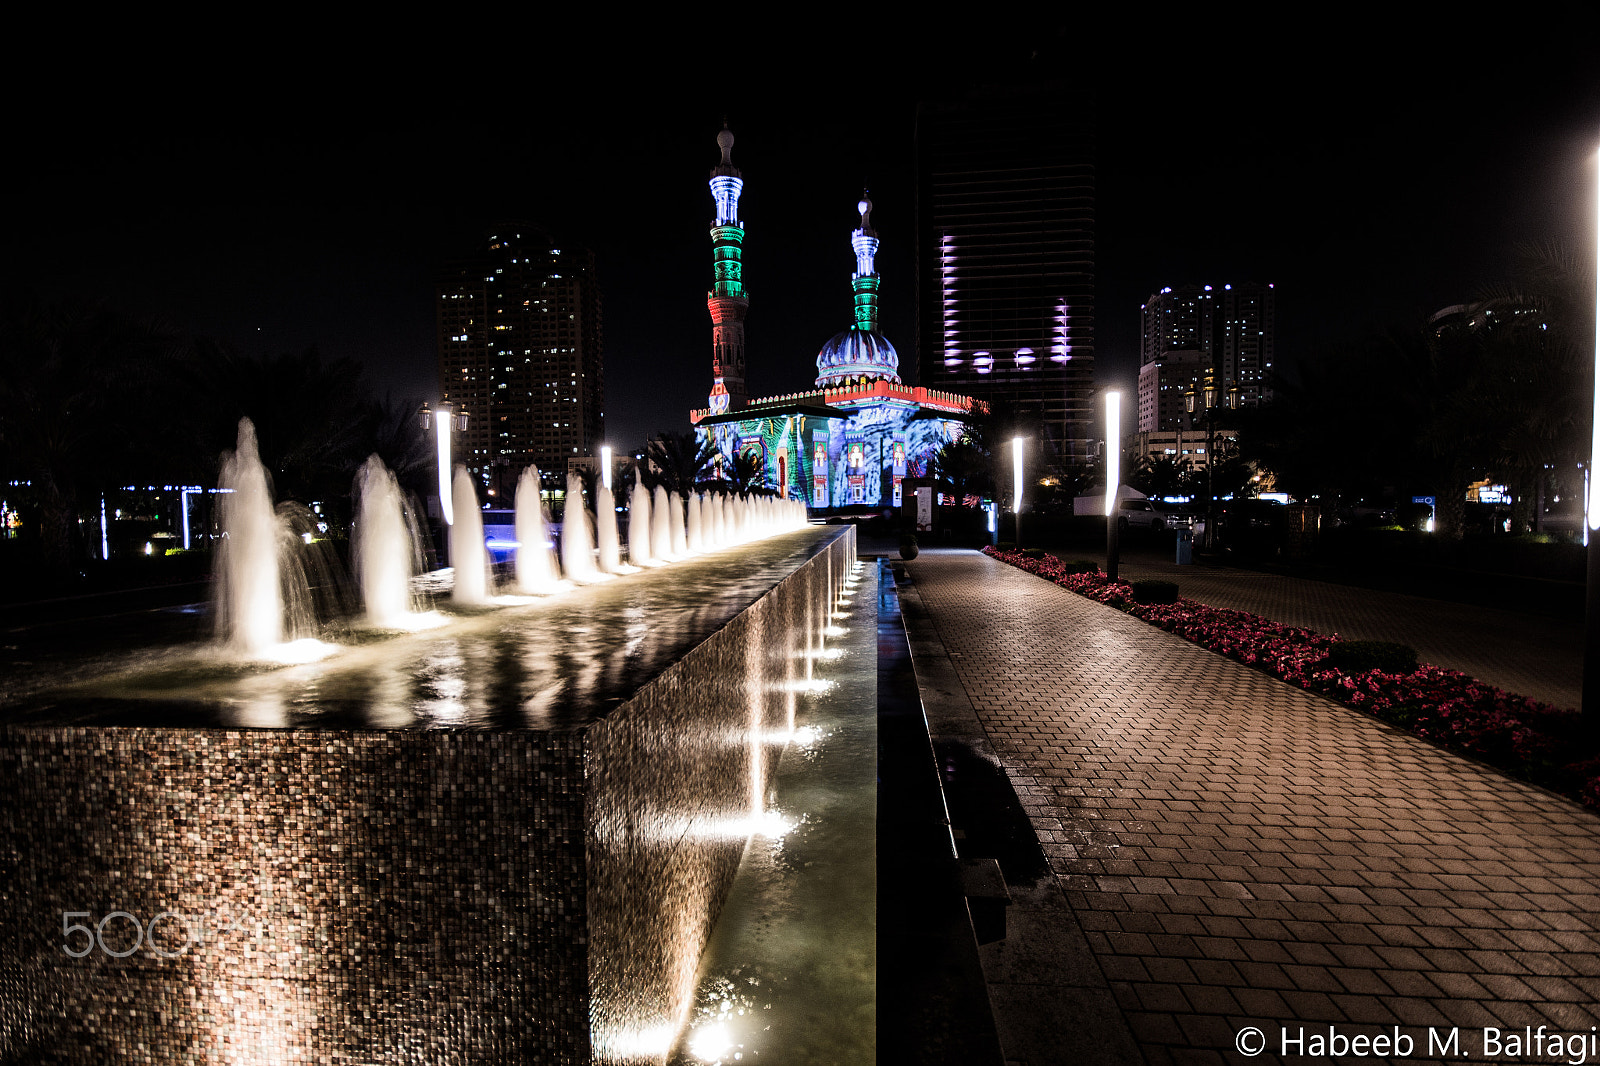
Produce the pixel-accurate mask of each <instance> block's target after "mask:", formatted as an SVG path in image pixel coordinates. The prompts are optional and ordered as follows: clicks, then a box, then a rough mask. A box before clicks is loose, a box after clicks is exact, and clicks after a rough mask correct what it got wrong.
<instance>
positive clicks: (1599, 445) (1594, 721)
mask: <svg viewBox="0 0 1600 1066" xmlns="http://www.w3.org/2000/svg"><path fill="white" fill-rule="evenodd" d="M1595 158H1596V159H1597V161H1600V154H1597V155H1596V157H1595ZM1595 189H1596V198H1595V254H1596V259H1597V263H1596V266H1597V267H1600V180H1597V181H1596V182H1595ZM1594 305H1595V316H1596V317H1595V323H1594V365H1595V372H1596V374H1597V375H1600V269H1597V270H1596V271H1595V290H1594ZM1596 469H1600V376H1597V377H1596V378H1595V391H1594V421H1593V422H1592V423H1591V424H1590V428H1589V476H1588V479H1587V480H1588V482H1589V498H1588V500H1586V501H1585V502H1586V503H1587V504H1588V511H1587V513H1586V515H1585V517H1584V520H1585V523H1586V525H1587V526H1588V531H1589V552H1588V554H1589V559H1588V562H1589V573H1588V588H1587V590H1586V591H1587V593H1588V596H1587V603H1586V605H1585V610H1584V619H1583V708H1582V713H1583V717H1584V719H1585V722H1586V724H1587V726H1588V732H1589V734H1590V736H1591V738H1595V737H1600V535H1597V534H1600V484H1596V479H1595V473H1594V472H1595V470H1596Z"/></svg>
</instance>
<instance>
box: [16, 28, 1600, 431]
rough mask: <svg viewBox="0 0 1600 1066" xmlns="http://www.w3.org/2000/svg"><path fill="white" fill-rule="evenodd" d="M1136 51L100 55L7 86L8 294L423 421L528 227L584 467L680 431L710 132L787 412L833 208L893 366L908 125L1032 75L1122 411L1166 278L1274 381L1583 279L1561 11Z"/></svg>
mask: <svg viewBox="0 0 1600 1066" xmlns="http://www.w3.org/2000/svg"><path fill="white" fill-rule="evenodd" d="M1285 17H1287V16H1285ZM1156 21H1159V20H1156ZM1135 29H1137V30H1138V31H1139V32H1137V33H1135V32H1134V30H1135ZM1168 29H1169V32H1167V33H1165V34H1164V35H1159V34H1158V35H1157V36H1160V37H1161V39H1162V41H1163V43H1162V44H1160V45H1159V46H1158V45H1152V44H1150V43H1149V39H1150V38H1151V36H1152V34H1151V33H1150V32H1148V31H1149V27H1112V26H1110V25H1109V24H1108V23H1105V22H1099V23H1096V24H1095V25H1093V26H1089V25H1087V24H1078V23H1075V24H1073V26H1056V27H1052V26H1046V25H1030V26H1027V27H1022V28H1016V27H1002V28H994V29H990V30H986V31H978V30H974V31H972V32H963V31H954V30H952V31H949V32H945V31H936V30H906V29H904V28H898V29H896V28H891V27H877V28H873V29H870V30H864V29H860V28H856V29H852V28H850V27H844V28H841V29H839V30H838V31H837V32H836V31H835V30H833V29H829V28H827V27H823V28H812V29H809V30H807V29H799V30H796V31H795V33H794V35H793V36H790V35H787V34H786V35H784V36H781V37H770V36H769V37H765V38H763V37H762V36H761V35H760V34H753V35H751V36H750V39H748V40H745V41H743V42H742V43H741V45H740V46H739V47H738V48H735V47H734V46H732V45H727V46H718V45H716V44H715V43H714V38H715V36H716V35H715V34H703V35H697V34H698V31H696V33H688V32H686V31H685V30H684V28H682V27H679V28H677V29H676V30H673V31H670V32H669V31H667V30H663V31H662V36H660V37H659V38H653V37H652V36H651V32H650V31H649V29H648V28H639V27H634V28H633V33H634V37H633V38H631V39H630V41H631V43H626V44H607V45H605V46H603V47H602V46H600V45H598V44H594V43H592V42H591V43H581V44H578V43H574V41H575V34H576V32H577V31H570V30H569V31H568V35H567V36H566V37H561V36H559V34H557V35H554V36H551V37H548V38H541V39H540V40H539V42H538V44H537V47H534V46H531V45H530V46H529V48H530V49H531V51H530V55H529V57H527V58H518V59H516V60H515V61H513V60H511V59H510V58H507V59H506V60H505V61H504V62H501V61H499V60H498V59H495V58H492V57H487V56H486V57H482V58H481V61H474V62H466V61H459V62H458V61H452V62H450V63H449V65H448V66H441V65H440V64H439V63H438V62H436V61H435V60H432V59H427V58H425V57H422V56H420V55H418V56H411V57H407V58H394V59H393V60H386V61H383V62H381V63H380V62H378V61H376V60H372V59H370V58H368V59H364V60H359V61H358V60H353V59H351V58H350V56H349V55H348V54H347V53H345V52H342V51H340V50H338V49H328V50H325V51H322V52H319V54H318V55H317V56H316V57H314V60H312V61H306V62H295V61H291V57H290V56H288V55H287V54H286V55H282V56H277V55H275V56H273V57H272V59H271V61H270V62H264V61H259V60H256V61H242V62H241V63H238V64H235V63H234V62H233V59H234V58H235V57H231V56H226V55H221V54H216V55H209V56H206V57H205V58H203V59H197V60H193V61H192V62H186V63H184V64H173V63H170V62H167V61H166V60H167V59H169V58H170V57H166V56H162V55H155V56H150V55H146V54H143V53H141V54H140V55H139V57H138V60H137V62H135V61H132V60H127V59H109V58H108V59H105V61H104V62H103V63H99V64H96V65H94V66H93V69H92V70H91V71H90V72H89V73H88V74H87V75H86V77H88V78H89V79H90V83H91V85H92V86H93V88H94V91H93V92H91V94H90V98H92V99H93V101H94V102H93V104H92V105H91V104H89V103H86V102H85V98H82V97H79V96H77V95H73V96H70V97H69V96H65V95H59V96H58V95H56V94H54V93H52V92H45V91H32V92H30V94H29V95H28V96H27V97H26V104H25V106H22V107H20V108H19V109H18V111H17V112H16V114H15V115H14V116H13V118H14V122H13V124H12V130H11V137H12V146H13V153H12V167H11V168H9V169H11V170H12V171H13V173H14V174H15V175H18V176H19V177H20V188H19V190H18V193H17V194H16V195H15V196H14V198H13V199H12V200H11V205H12V208H13V212H14V216H13V222H12V224H11V226H10V227H9V229H10V231H11V235H10V238H9V239H8V243H9V244H10V245H11V246H12V254H11V255H10V256H9V257H8V259H9V263H8V266H7V269H8V271H9V272H10V274H11V276H10V278H9V279H8V285H9V288H10V291H12V292H17V291H26V290H30V289H31V290H36V291H41V292H43V293H46V294H49V295H73V296H88V297H91V298H100V299H105V300H107V301H109V302H111V303H112V304H113V305H115V306H118V307H120V308H123V309H126V310H129V311H133V312H137V313H144V314H152V315H156V316H159V317H161V318H163V319H165V320H166V321H168V322H169V323H171V324H172V325H174V326H177V327H180V328H183V329H186V330H190V331H195V332H199V333H203V334H207V335H210V336H214V337H216V338H218V339H221V340H225V341H227V342H230V343H232V344H234V345H236V346H237V347H239V348H240V349H242V350H243V351H245V352H253V353H261V354H266V353H272V352H280V351H289V350H298V349H302V348H305V347H307V346H311V345H315V346H317V347H318V348H319V349H320V350H321V351H322V352H323V354H324V355H326V356H330V357H342V356H350V357H353V358H356V359H358V360H360V361H361V363H362V364H363V365H364V366H365V367H366V368H367V372H368V375H369V383H370V384H371V385H372V386H374V388H375V390H376V391H377V392H378V393H380V394H381V393H384V392H388V393H390V394H392V395H394V396H396V397H414V398H416V399H417V400H419V401H420V400H422V399H430V398H433V397H434V396H435V395H436V391H437V384H436V382H435V377H434V359H435V352H434V340H433V331H434V323H433V310H432V304H433V295H432V287H433V275H434V272H435V271H436V270H437V268H438V267H439V265H440V264H441V263H442V262H443V261H444V260H445V259H447V258H448V257H450V256H451V255H453V254H458V253H461V252H464V251H467V250H470V249H472V248H474V247H476V246H477V244H478V243H479V242H480V241H481V240H482V237H483V234H484V233H485V232H486V231H487V229H488V228H489V226H490V225H491V223H493V222H494V221H495V220H498V219H527V220H530V221H532V222H534V223H536V224H537V223H542V224H544V225H545V226H547V227H548V228H550V229H551V230H553V231H554V233H555V235H556V237H557V239H559V240H565V241H568V242H577V243H585V244H588V245H590V246H592V247H594V248H595V250H596V251H597V253H598V255H599V268H600V273H601V280H602V287H603V292H604V298H605V332H606V363H607V382H606V385H607V395H608V403H607V423H608V436H610V438H611V439H612V441H614V442H616V443H618V444H619V445H621V446H629V445H631V444H634V443H637V442H639V441H642V440H643V439H644V438H645V437H647V436H648V435H651V434H653V433H654V432H655V431H657V430H662V429H683V428H687V424H688V423H687V414H688V411H689V409H690V408H692V407H696V406H699V405H701V404H703V403H704V401H705V394H706V391H707V389H708V388H709V385H710V357H709V349H710V326H709V319H708V317H707V314H706V310H705V291H706V288H707V286H708V284H709V277H710V242H709V239H708V237H707V233H706V229H707V226H708V223H709V222H710V220H711V218H712V206H711V199H710V195H709V193H708V192H707V189H706V184H705V182H706V178H707V176H708V171H709V169H710V167H711V166H712V165H713V164H714V163H715V162H716V159H717V150H716V146H715V143H714V138H715V135H716V132H717V130H718V129H719V128H720V127H721V123H722V120H723V118H724V117H726V118H727V120H728V121H729V123H730V125H731V126H732V128H733V130H734V132H735V135H736V136H737V138H738V143H737V145H736V147H735V149H734V161H735V163H736V165H738V166H739V167H741V169H742V170H743V171H744V177H745V182H746V186H745V189H746V191H745V195H744V198H743V200H742V203H741V215H742V216H743V218H744V220H745V222H746V223H747V225H748V237H747V241H746V255H745V262H746V272H745V277H746V281H747V285H748V287H749V290H750V293H751V307H750V314H749V319H748V327H747V337H748V353H749V372H750V387H751V392H752V394H754V395H761V394H766V393H771V392H778V391H789V390H794V389H800V388H804V387H807V386H809V385H810V383H811V380H812V378H813V377H814V376H815V367H814V363H813V360H814V359H815V355H816V351H817V348H818V347H819V346H820V345H821V344H822V342H823V341H825V340H826V339H827V338H828V337H829V336H831V335H832V334H833V333H835V332H837V331H839V330H840V329H843V328H845V327H846V326H847V325H848V324H849V322H850V321H851V314H850V306H851V305H850V295H849V274H850V270H851V264H852V258H851V254H850V251H849V246H848V239H849V233H850V230H851V229H852V228H853V226H854V225H855V223H856V219H855V215H854V204H855V201H856V199H857V197H858V196H859V193H860V190H861V188H862V186H863V185H866V186H868V187H870V189H871V192H872V198H873V200H874V202H875V204H876V208H875V210H874V213H873V222H874V225H875V226H876V228H877V229H878V231H879V234H880V236H881V238H882V240H883V246H882V250H881V252H880V255H879V260H878V262H879V270H880V272H881V274H882V275H883V278H884V288H883V306H884V332H885V333H886V334H887V335H888V336H889V338H890V339H891V340H892V341H893V342H895V344H896V345H897V347H899V349H900V351H901V356H902V370H903V371H904V370H908V369H910V367H911V364H912V363H913V360H914V356H913V352H912V338H913V330H912V314H913V303H912V296H913V294H912V288H911V287H912V277H913V275H912V260H911V255H912V241H913V222H914V219H913V200H912V188H913V186H912V132H913V130H912V118H913V115H914V111H915V102H916V100H917V99H918V98H919V97H926V96H933V95H938V94H941V93H944V92H948V91H950V90H951V89H953V88H958V87H960V86H961V85H962V84H964V83H966V82H968V81H972V80H980V81H982V80H995V79H998V78H1004V77H1015V76H1022V75H1027V74H1029V73H1030V72H1031V73H1042V74H1050V75H1061V76H1066V77H1069V78H1072V79H1075V80H1077V81H1080V82H1082V83H1085V84H1088V85H1091V86H1092V87H1093V89H1094V91H1095V95H1096V98H1097V101H1098V108H1097V117H1098V128H1099V133H1098V138H1097V140H1098V147H1097V154H1098V158H1097V161H1096V164H1097V183H1098V194H1097V256H1098V265H1097V272H1098V291H1097V295H1096V307H1095V318H1096V369H1097V376H1098V378H1099V381H1100V383H1101V384H1105V383H1108V382H1117V383H1120V384H1122V385H1124V386H1129V387H1131V385H1132V384H1133V378H1134V373H1135V366H1136V362H1137V354H1136V353H1137V345H1138V312H1139V305H1140V303H1141V302H1142V300H1143V299H1144V297H1146V296H1147V295H1149V293H1150V292H1152V291H1154V290H1155V289H1158V288H1159V287H1161V286H1163V285H1178V284H1184V283H1188V282H1203V283H1212V284H1221V283H1223V282H1228V281H1238V280H1261V281H1271V282H1274V283H1275V284H1276V286H1277V293H1278V309H1279V354H1280V359H1283V358H1285V357H1287V358H1291V359H1292V358H1293V357H1294V356H1296V355H1302V356H1303V355H1305V353H1308V352H1312V351H1321V350H1323V349H1324V348H1325V347H1326V346H1327V345H1329V344H1330V343H1335V342H1337V341H1338V340H1340V339H1342V338H1347V337H1351V336H1354V335H1358V334H1360V333H1361V332H1363V331H1365V330H1367V329H1370V328H1371V327H1372V326H1373V325H1375V324H1385V323H1400V324H1411V323H1416V322H1419V321H1421V319H1422V318H1423V317H1425V316H1426V315H1427V314H1428V313H1429V312H1431V311H1433V310H1436V309H1438V308H1439V307H1441V306H1444V305H1446V304H1450V303H1457V302H1461V301H1463V300H1467V299H1470V298H1472V297H1473V296H1474V295H1475V294H1477V293H1478V292H1479V291H1480V290H1481V289H1482V288H1483V287H1484V286H1485V285H1486V284H1488V283H1491V282H1495V281H1499V280H1502V279H1503V278H1504V277H1505V274H1506V271H1507V269H1508V266H1509V264H1510V262H1511V261H1512V258H1513V251H1514V247H1515V245H1517V244H1518V243H1519V242H1529V241H1545V240H1552V239H1565V240H1567V241H1568V242H1569V243H1571V244H1573V245H1575V246H1576V247H1577V248H1579V249H1580V250H1581V251H1582V252H1583V254H1585V255H1587V256H1591V257H1592V256H1593V254H1594V253H1593V250H1592V249H1593V244H1592V241H1593V237H1592V234H1593V233H1594V216H1593V211H1594V208H1593V206H1592V204H1593V200H1594V184H1595V181H1596V173H1595V161H1594V153H1595V150H1596V146H1597V145H1600V57H1597V56H1596V54H1595V51H1594V47H1593V45H1594V42H1595V41H1596V40H1597V39H1600V26H1597V19H1596V16H1595V15H1594V14H1593V13H1592V11H1591V9H1589V8H1587V7H1581V6H1579V5H1549V6H1546V7H1544V8H1542V9H1541V13H1540V15H1539V25H1538V26H1537V27H1533V28H1530V29H1529V30H1527V31H1523V32H1521V33H1519V32H1518V31H1516V30H1506V29H1504V28H1503V27H1489V26H1487V25H1486V26H1484V27H1482V28H1481V29H1477V30H1468V31H1462V32H1461V33H1460V34H1459V36H1460V39H1459V40H1457V39H1445V38H1444V37H1442V36H1441V37H1429V38H1423V37H1416V38H1414V39H1409V40H1401V39H1397V38H1395V37H1393V36H1392V35H1389V36H1383V37H1381V38H1380V37H1369V36H1368V31H1367V30H1366V28H1361V29H1352V28H1346V29H1343V30H1339V31H1333V30H1329V29H1327V28H1326V27H1319V28H1317V29H1316V31H1315V32H1312V31H1310V30H1304V29H1299V30H1296V31H1294V32H1293V33H1292V34H1291V33H1290V32H1289V31H1288V30H1286V29H1281V28H1278V27H1275V26H1272V25H1270V24H1262V23H1253V24H1251V25H1250V26H1248V27H1243V26H1241V27H1239V28H1237V29H1235V28H1233V27H1227V26H1219V25H1216V24H1214V23H1210V22H1199V23H1194V24H1192V25H1189V26H1180V27H1169V28H1168ZM1263 33H1265V34H1267V35H1268V36H1265V37H1263V36H1261V35H1262V34H1263ZM1535 33H1537V34H1538V35H1539V36H1540V37H1543V38H1546V39H1545V40H1542V41H1538V40H1535V38H1534V35H1535ZM1274 35H1276V36H1274ZM702 37H703V38H704V39H702ZM518 40H520V38H519V37H518V36H517V34H515V33H512V32H507V34H506V39H505V41H504V42H503V47H502V48H501V49H500V50H502V51H504V52H505V53H506V54H507V57H510V56H513V55H515V54H516V53H517V47H518V45H517V42H518ZM1135 40H1137V41H1138V42H1139V43H1138V45H1137V47H1135V45H1134V43H1133V42H1134V41H1135ZM763 41H765V42H766V43H763ZM868 41H870V43H864V42H868ZM1108 42H1109V43H1108ZM441 47H443V45H442V46H441ZM454 47H456V46H455V45H454V44H451V45H449V48H454ZM461 47H462V48H463V49H465V48H466V46H465V45H462V46H461ZM1263 57H1265V58H1263ZM730 63H731V64H733V66H732V67H730V66H729V65H728V64H730ZM719 64H720V66H719ZM35 89H37V87H35ZM1352 387H1353V388H1360V387H1362V383H1352Z"/></svg>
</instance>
